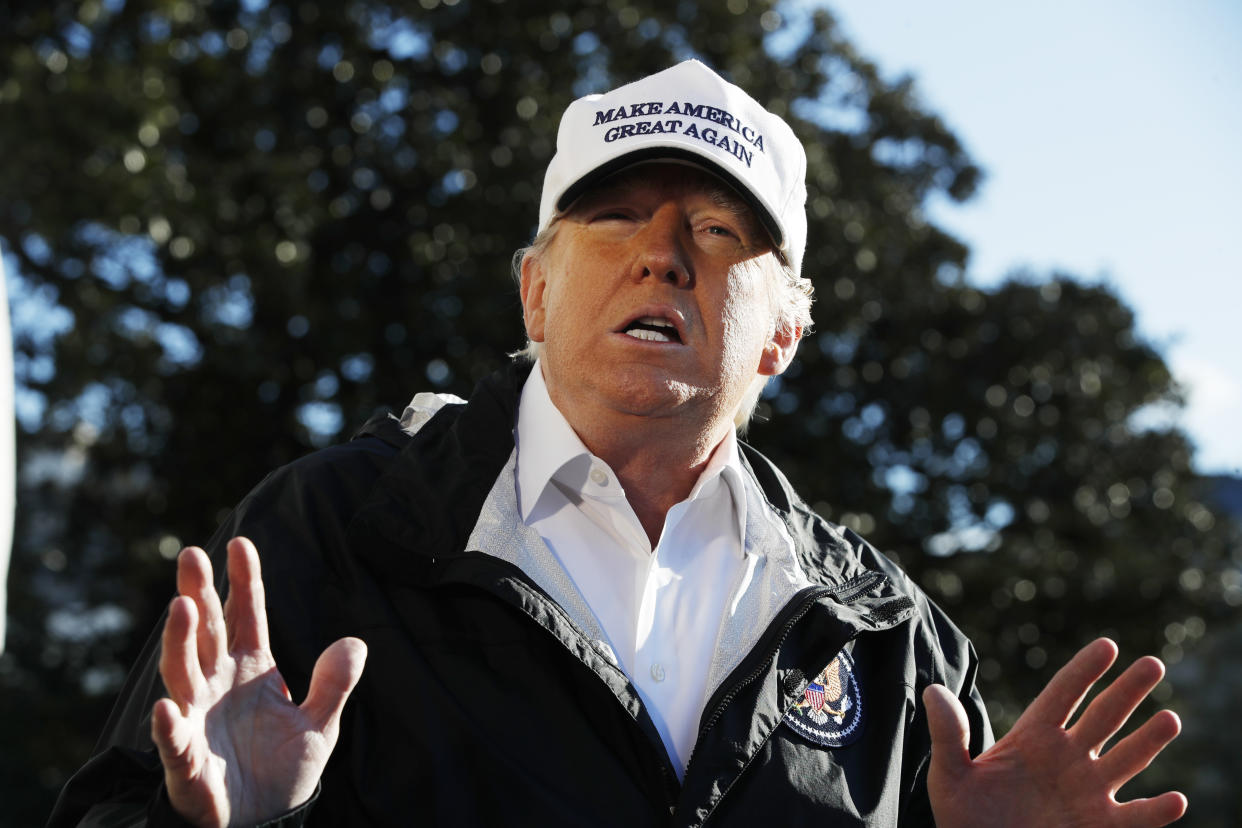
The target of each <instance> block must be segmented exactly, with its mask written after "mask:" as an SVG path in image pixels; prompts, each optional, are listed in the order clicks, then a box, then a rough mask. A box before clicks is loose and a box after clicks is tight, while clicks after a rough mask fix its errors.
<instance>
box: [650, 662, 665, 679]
mask: <svg viewBox="0 0 1242 828" xmlns="http://www.w3.org/2000/svg"><path fill="white" fill-rule="evenodd" d="M651 677H652V678H653V679H655V680H656V681H664V667H663V665H661V664H658V663H657V664H652V665H651Z"/></svg>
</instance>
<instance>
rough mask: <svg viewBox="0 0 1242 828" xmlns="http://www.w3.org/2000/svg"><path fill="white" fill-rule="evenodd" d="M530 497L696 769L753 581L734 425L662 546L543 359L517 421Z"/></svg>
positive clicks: (672, 744) (671, 745)
mask: <svg viewBox="0 0 1242 828" xmlns="http://www.w3.org/2000/svg"><path fill="white" fill-rule="evenodd" d="M517 446H518V448H517V452H518V454H517V489H518V506H519V509H520V513H521V516H522V519H523V521H525V522H526V524H527V525H528V526H530V527H532V528H533V529H535V530H536V531H537V532H538V533H539V534H540V536H541V537H543V539H544V541H545V542H546V543H547V545H548V547H549V548H550V549H551V550H552V553H553V554H554V555H555V556H556V559H557V560H558V561H559V562H560V563H561V565H562V566H563V567H564V568H565V570H566V572H567V573H568V574H569V576H570V578H571V579H572V580H573V583H574V585H575V586H576V587H577V588H578V591H579V592H580V593H581V594H582V596H583V598H584V599H585V601H586V603H587V605H588V606H589V607H590V608H591V611H592V612H593V613H594V614H595V617H596V619H597V620H598V622H599V625H600V627H601V628H602V629H603V631H604V634H605V636H606V638H607V644H608V645H609V646H610V647H611V650H612V653H613V654H615V657H616V659H617V661H618V662H619V666H620V667H621V668H622V669H623V670H624V671H625V673H626V675H627V676H629V678H630V681H631V683H632V684H634V686H635V687H636V688H637V690H638V692H639V695H640V696H641V697H642V699H643V701H644V702H645V703H646V705H647V708H648V710H649V712H650V713H651V715H652V718H653V719H654V721H655V724H656V727H657V728H658V729H659V731H660V735H661V737H662V738H663V740H664V743H665V746H666V748H667V750H668V752H669V754H670V756H671V757H672V758H673V764H674V766H676V767H677V768H678V770H679V772H680V771H681V770H684V768H685V765H686V762H688V761H689V758H690V752H691V750H692V749H693V747H694V742H695V738H696V736H697V733H698V725H699V716H700V714H701V712H702V710H703V705H704V704H705V703H706V701H707V694H708V692H709V690H710V689H712V688H709V685H708V683H709V674H710V666H711V661H712V655H713V652H714V650H715V649H716V643H717V633H718V631H719V630H720V627H721V619H722V618H723V617H724V616H725V615H726V614H727V612H728V607H729V605H730V603H731V600H730V599H731V598H732V597H733V596H734V595H735V594H736V593H737V592H738V590H739V589H740V588H741V587H742V586H743V585H744V584H746V583H748V582H749V581H750V580H751V575H752V574H753V571H752V570H753V568H754V562H755V557H756V553H755V552H748V551H747V550H746V549H745V547H744V545H743V538H744V531H745V525H746V496H745V489H744V486H745V483H744V478H745V475H744V472H743V470H742V467H741V464H740V461H739V460H738V454H737V440H736V438H735V437H734V435H733V433H732V432H731V431H730V432H729V434H728V436H727V437H726V438H725V439H724V440H723V441H722V442H721V443H720V445H718V446H717V447H716V449H715V451H713V453H712V455H711V458H710V459H709V461H708V464H707V467H706V468H705V469H704V471H703V473H702V474H701V475H700V477H699V479H698V481H697V483H696V484H695V486H694V488H693V489H692V490H691V492H690V496H689V497H688V498H687V499H686V500H684V501H682V502H681V503H678V504H677V505H675V506H674V507H673V508H672V509H670V510H669V512H668V515H667V517H666V518H665V522H664V528H663V531H662V532H661V533H660V539H659V542H658V543H657V545H656V547H655V549H652V548H651V543H650V541H649V540H648V538H647V533H646V532H645V531H644V529H643V527H642V524H641V523H640V522H639V520H638V516H637V515H636V514H635V513H634V510H633V508H632V507H631V506H630V504H629V501H627V500H626V498H625V491H624V490H623V489H622V487H621V484H620V482H619V481H618V480H617V477H616V475H615V474H614V473H613V471H612V469H611V468H609V466H608V464H607V463H605V462H604V461H603V460H601V459H600V458H598V457H595V456H594V455H592V454H591V453H590V452H589V451H588V450H587V448H586V446H584V445H583V443H582V441H581V440H580V439H579V438H578V435H577V434H576V433H575V432H574V431H573V429H572V428H571V427H570V425H569V423H568V422H567V421H566V420H565V417H564V416H563V415H562V414H561V412H560V411H559V410H557V408H556V406H555V405H554V404H553V403H552V400H551V398H550V397H549V396H548V391H547V386H546V385H545V384H544V379H543V375H542V371H541V370H540V366H539V365H538V364H536V366H535V368H534V370H532V372H531V375H530V379H528V380H527V382H526V385H525V387H524V388H523V391H522V399H521V404H520V406H519V407H518V424H517Z"/></svg>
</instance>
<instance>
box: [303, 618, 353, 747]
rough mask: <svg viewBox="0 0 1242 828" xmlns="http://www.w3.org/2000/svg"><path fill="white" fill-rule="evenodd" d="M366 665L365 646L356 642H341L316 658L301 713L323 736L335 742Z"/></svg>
mask: <svg viewBox="0 0 1242 828" xmlns="http://www.w3.org/2000/svg"><path fill="white" fill-rule="evenodd" d="M366 661H367V645H366V644H364V643H363V642H362V640H361V639H358V638H342V639H340V640H339V641H335V642H333V643H332V644H331V645H329V646H328V649H326V650H324V651H323V653H321V654H320V656H319V659H318V660H317V661H316V662H315V669H314V670H313V671H311V680H310V688H309V689H308V690H307V692H306V700H305V701H304V702H302V704H301V708H302V711H303V712H304V713H305V714H306V715H307V716H308V717H310V720H311V721H312V722H314V724H315V727H316V728H318V729H319V730H320V731H321V732H323V733H324V734H325V735H329V736H331V739H332V741H335V738H336V728H337V724H338V722H339V720H340V717H341V710H342V709H344V707H345V701H346V699H348V698H349V694H350V692H352V691H353V689H354V685H356V684H357V683H358V679H360V678H362V668H363V666H364V665H365V664H366Z"/></svg>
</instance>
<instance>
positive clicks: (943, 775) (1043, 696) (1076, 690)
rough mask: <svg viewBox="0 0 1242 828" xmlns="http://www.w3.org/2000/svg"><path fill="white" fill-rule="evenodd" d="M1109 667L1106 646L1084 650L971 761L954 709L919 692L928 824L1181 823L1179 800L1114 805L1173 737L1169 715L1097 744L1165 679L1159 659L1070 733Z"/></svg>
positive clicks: (1154, 826) (1135, 668)
mask: <svg viewBox="0 0 1242 828" xmlns="http://www.w3.org/2000/svg"><path fill="white" fill-rule="evenodd" d="M1116 658H1117V645H1116V644H1114V643H1113V642H1112V641H1109V640H1108V639H1106V638H1101V639H1098V640H1096V641H1093V642H1092V643H1090V644H1088V645H1087V646H1086V647H1084V648H1083V649H1082V650H1080V651H1079V652H1078V654H1077V655H1075V656H1074V658H1072V659H1071V660H1070V662H1069V663H1068V664H1066V665H1065V666H1064V667H1063V668H1061V670H1060V671H1059V672H1058V673H1057V674H1056V675H1055V676H1053V678H1052V681H1050V682H1049V683H1048V686H1047V687H1045V688H1044V690H1043V692H1042V693H1040V694H1039V696H1037V697H1036V699H1035V701H1034V702H1032V703H1031V706H1030V707H1028V708H1027V709H1026V711H1025V712H1024V713H1023V714H1022V716H1021V717H1020V718H1019V719H1018V721H1017V722H1016V723H1015V724H1014V726H1013V729H1012V730H1010V731H1009V733H1007V734H1006V735H1005V736H1004V738H1002V739H1001V740H1000V741H998V742H997V743H996V744H995V745H993V746H992V747H991V748H989V749H988V750H986V751H984V752H983V753H982V754H980V755H979V756H978V757H976V758H974V759H971V757H970V753H969V751H968V750H967V744H968V739H969V725H968V723H967V719H966V711H965V710H964V709H963V708H962V705H961V702H959V701H958V700H957V698H956V697H955V696H954V695H953V694H952V693H951V692H949V690H948V689H946V688H945V687H942V686H940V685H932V686H931V687H928V688H927V690H926V691H924V693H923V703H924V704H925V705H926V706H927V718H928V726H929V728H930V730H931V738H932V758H931V768H930V771H929V774H928V780H927V787H928V794H929V796H930V797H931V804H932V811H933V812H934V813H935V816H936V825H937V826H939V828H972V827H973V826H994V825H1005V826H1028V825H1029V826H1037V825H1039V826H1042V825H1057V826H1109V828H1113V827H1114V826H1116V827H1117V828H1121V826H1125V828H1158V826H1161V825H1168V824H1169V823H1170V822H1174V821H1175V820H1177V819H1180V818H1181V816H1182V815H1183V814H1184V813H1185V812H1186V797H1184V796H1183V795H1182V794H1180V793H1174V792H1169V793H1164V794H1161V795H1160V796H1157V797H1154V798H1152V799H1138V800H1133V801H1130V802H1118V801H1117V799H1116V794H1117V790H1118V789H1119V788H1120V787H1121V786H1122V785H1124V784H1125V783H1126V782H1127V781H1129V780H1130V779H1131V778H1133V777H1134V776H1135V775H1136V774H1137V773H1138V772H1139V771H1141V770H1143V768H1145V767H1147V765H1148V764H1150V763H1151V761H1152V760H1153V759H1154V758H1155V757H1156V755H1157V754H1158V753H1160V751H1161V750H1163V749H1164V747H1165V745H1167V744H1168V743H1169V742H1171V741H1172V740H1173V739H1174V737H1176V736H1177V734H1178V732H1179V731H1180V730H1181V722H1180V720H1179V719H1178V718H1177V714H1175V713H1173V712H1172V711H1169V710H1163V711H1161V712H1159V713H1157V714H1156V715H1154V716H1152V717H1151V718H1150V719H1148V720H1147V721H1146V722H1145V723H1144V724H1143V725H1142V726H1141V727H1139V728H1138V729H1137V730H1135V731H1134V732H1133V733H1130V734H1129V735H1127V736H1126V737H1125V738H1123V739H1121V740H1120V741H1118V742H1117V743H1116V744H1115V745H1112V746H1111V747H1110V748H1109V749H1108V750H1107V751H1104V743H1105V742H1107V741H1108V740H1109V739H1110V738H1112V736H1113V735H1115V734H1116V733H1117V731H1119V730H1120V729H1121V727H1122V726H1123V725H1124V724H1125V723H1126V721H1127V720H1128V719H1129V718H1130V716H1131V714H1133V713H1134V710H1135V708H1137V707H1138V705H1139V703H1140V702H1142V701H1143V699H1145V698H1146V697H1147V695H1148V694H1149V693H1150V692H1151V691H1152V689H1153V688H1154V687H1155V686H1156V685H1157V684H1159V683H1160V680H1161V679H1162V678H1163V677H1164V665H1163V664H1161V663H1160V661H1159V660H1158V659H1156V658H1152V657H1150V656H1148V657H1146V658H1141V659H1139V660H1138V661H1136V662H1134V663H1133V664H1132V665H1130V667H1129V669H1127V670H1126V671H1125V672H1124V673H1122V674H1121V676H1120V677H1118V678H1117V680H1116V681H1114V682H1113V683H1112V684H1111V685H1109V686H1108V687H1106V688H1105V689H1104V690H1102V691H1101V692H1100V694H1099V695H1098V696H1096V697H1095V698H1094V699H1093V700H1092V701H1091V703H1090V704H1088V705H1087V708H1086V710H1084V711H1083V714H1082V716H1080V717H1079V718H1078V720H1077V721H1075V722H1074V724H1073V725H1070V724H1069V720H1070V718H1071V717H1072V716H1073V715H1074V711H1075V710H1077V709H1078V706H1079V705H1080V704H1081V703H1082V700H1083V698H1084V697H1085V696H1086V695H1087V692H1088V691H1089V690H1090V689H1091V687H1092V685H1094V684H1095V683H1096V681H1098V680H1099V679H1100V677H1101V676H1103V675H1104V673H1105V672H1106V671H1107V670H1108V668H1109V667H1110V666H1111V665H1112V663H1113V661H1114V660H1115V659H1116Z"/></svg>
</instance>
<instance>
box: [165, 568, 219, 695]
mask: <svg viewBox="0 0 1242 828" xmlns="http://www.w3.org/2000/svg"><path fill="white" fill-rule="evenodd" d="M177 591H178V592H179V593H181V594H182V595H184V596H186V597H187V598H190V599H192V600H193V601H194V603H195V604H196V605H197V608H198V637H197V644H198V661H199V665H200V666H201V667H202V670H203V674H204V675H206V676H208V677H210V676H212V675H215V673H216V671H217V670H218V669H219V668H220V666H221V663H222V660H223V658H224V656H225V654H226V652H227V649H226V641H225V630H224V611H223V609H222V608H221V606H220V596H219V595H218V594H217V593H216V587H215V583H214V581H213V580H212V573H211V559H210V558H208V557H207V553H205V552H204V551H203V550H202V549H199V548H198V547H197V546H189V547H186V548H185V549H182V550H181V554H180V555H179V556H177Z"/></svg>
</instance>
